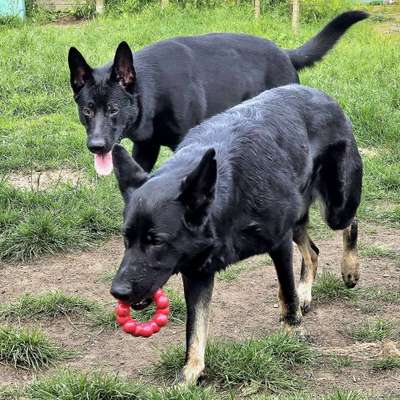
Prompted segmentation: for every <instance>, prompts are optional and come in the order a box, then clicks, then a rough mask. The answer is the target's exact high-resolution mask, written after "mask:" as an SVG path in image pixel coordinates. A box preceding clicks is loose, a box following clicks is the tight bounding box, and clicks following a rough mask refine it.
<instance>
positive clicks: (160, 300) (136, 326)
mask: <svg viewBox="0 0 400 400" xmlns="http://www.w3.org/2000/svg"><path fill="white" fill-rule="evenodd" d="M153 301H154V303H155V305H156V310H155V313H154V315H153V316H152V318H151V320H150V321H148V322H137V321H135V320H134V319H133V318H132V316H131V307H132V308H133V309H135V310H143V309H144V308H146V307H148V306H149V305H150V304H151V302H152V300H149V299H145V300H142V301H141V302H140V303H136V304H132V305H130V304H126V303H123V302H121V301H119V302H118V304H117V306H116V307H115V313H116V316H117V317H116V321H117V323H118V325H120V326H121V327H122V330H123V331H124V332H126V333H129V334H131V335H133V336H142V337H150V336H152V335H153V334H154V333H157V332H159V331H160V329H161V328H162V327H163V326H165V325H167V323H168V315H169V313H170V310H169V300H168V297H167V296H166V295H165V294H164V292H163V290H162V289H158V290H157V291H156V292H155V293H154V296H153Z"/></svg>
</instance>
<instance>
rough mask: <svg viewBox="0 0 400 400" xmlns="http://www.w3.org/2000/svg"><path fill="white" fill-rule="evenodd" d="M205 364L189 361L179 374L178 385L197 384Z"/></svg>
mask: <svg viewBox="0 0 400 400" xmlns="http://www.w3.org/2000/svg"><path fill="white" fill-rule="evenodd" d="M203 371H204V364H201V363H197V362H196V363H193V362H191V363H189V364H187V365H185V366H184V367H183V369H182V371H181V373H180V374H179V376H178V379H177V381H176V385H177V386H191V385H195V384H196V383H197V381H198V379H199V378H200V377H201V376H202V375H203Z"/></svg>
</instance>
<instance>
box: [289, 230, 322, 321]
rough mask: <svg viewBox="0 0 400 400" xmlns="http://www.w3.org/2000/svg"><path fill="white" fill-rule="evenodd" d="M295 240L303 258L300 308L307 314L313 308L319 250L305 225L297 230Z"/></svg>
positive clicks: (299, 293) (298, 292)
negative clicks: (313, 291)
mask: <svg viewBox="0 0 400 400" xmlns="http://www.w3.org/2000/svg"><path fill="white" fill-rule="evenodd" d="M293 240H294V242H295V243H296V245H297V247H298V249H299V250H300V253H301V256H302V261H301V274H300V282H299V285H298V287H297V294H298V296H299V302H300V307H301V309H302V311H303V314H305V313H307V312H308V311H310V308H311V300H312V295H311V290H312V285H313V283H314V279H315V276H316V274H317V269H318V255H319V250H318V247H317V246H316V245H315V244H314V242H313V241H312V240H311V238H310V237H309V236H308V233H307V229H306V225H305V224H304V225H301V226H299V227H298V228H297V229H296V230H295V233H294V235H293Z"/></svg>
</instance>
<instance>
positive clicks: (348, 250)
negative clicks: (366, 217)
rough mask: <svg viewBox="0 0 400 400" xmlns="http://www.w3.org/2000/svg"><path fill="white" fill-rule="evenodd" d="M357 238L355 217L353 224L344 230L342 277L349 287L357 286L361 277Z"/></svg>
mask: <svg viewBox="0 0 400 400" xmlns="http://www.w3.org/2000/svg"><path fill="white" fill-rule="evenodd" d="M357 238H358V222H357V220H356V219H354V220H353V222H352V223H351V225H350V226H349V227H347V228H346V229H344V230H343V259H342V278H343V281H344V283H345V285H346V286H347V287H349V288H353V287H354V286H356V285H357V282H358V280H359V279H360V263H359V262H358V252H357Z"/></svg>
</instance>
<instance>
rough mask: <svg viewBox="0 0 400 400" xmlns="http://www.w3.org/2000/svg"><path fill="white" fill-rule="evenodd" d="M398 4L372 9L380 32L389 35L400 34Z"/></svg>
mask: <svg viewBox="0 0 400 400" xmlns="http://www.w3.org/2000/svg"><path fill="white" fill-rule="evenodd" d="M396 4H397V2H396V3H395V4H393V5H390V6H376V7H373V8H372V11H373V14H372V15H373V18H375V20H376V21H377V22H378V23H377V25H376V29H377V31H378V32H381V33H383V34H388V35H390V34H398V33H400V5H398V4H397V5H396Z"/></svg>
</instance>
